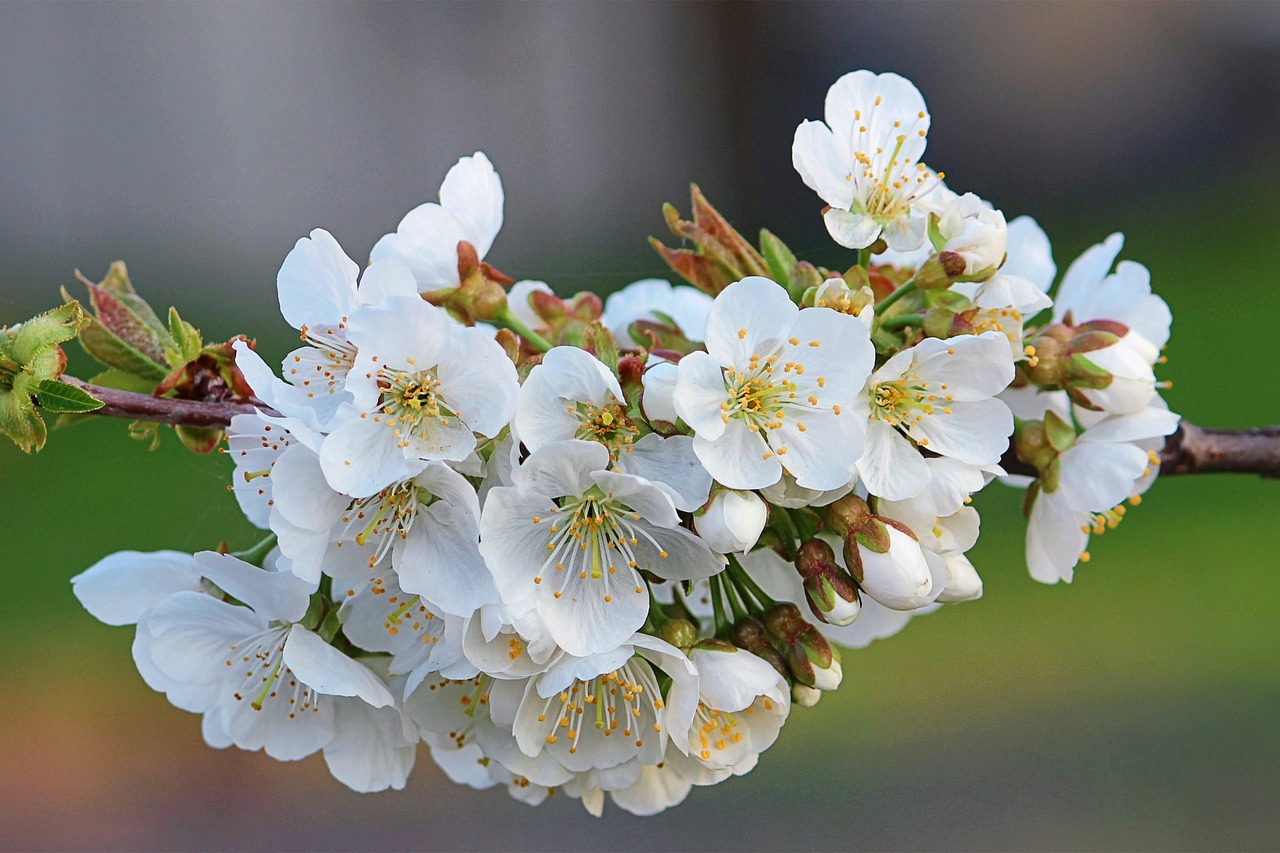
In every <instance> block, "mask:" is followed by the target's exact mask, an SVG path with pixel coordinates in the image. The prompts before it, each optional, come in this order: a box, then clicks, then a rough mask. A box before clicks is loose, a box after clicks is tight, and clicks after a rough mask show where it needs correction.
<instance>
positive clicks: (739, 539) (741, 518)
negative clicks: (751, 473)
mask: <svg viewBox="0 0 1280 853" xmlns="http://www.w3.org/2000/svg"><path fill="white" fill-rule="evenodd" d="M768 520H769V507H768V505H766V504H765V502H764V501H762V500H760V498H759V496H758V495H756V493H755V492H739V491H734V490H733V489H717V490H716V491H715V492H714V493H713V494H712V495H711V500H710V501H708V502H707V506H706V509H704V510H703V511H702V512H700V513H697V514H695V515H694V517H693V527H694V529H695V530H697V531H698V535H699V536H701V537H702V540H703V541H704V542H706V543H707V544H708V545H709V546H711V549H712V550H713V551H719V552H720V553H721V554H729V553H734V552H745V551H750V550H751V549H752V548H753V547H755V544H756V541H757V540H759V538H760V534H761V533H762V532H764V525H765V523H766V522H767V521H768Z"/></svg>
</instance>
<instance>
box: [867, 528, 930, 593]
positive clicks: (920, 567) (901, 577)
mask: <svg viewBox="0 0 1280 853" xmlns="http://www.w3.org/2000/svg"><path fill="white" fill-rule="evenodd" d="M884 529H885V538H886V539H887V540H888V544H889V547H888V548H886V549H885V550H884V551H878V550H875V549H873V548H868V547H866V545H864V544H863V542H862V540H861V539H857V540H847V541H848V543H849V545H852V547H854V548H856V549H857V558H856V559H857V561H858V563H859V568H858V570H856V571H855V572H854V578H855V579H857V581H858V586H859V587H860V588H861V589H862V591H863V592H865V593H866V594H867V595H869V596H871V597H872V598H874V599H875V600H876V601H877V602H879V603H880V604H883V605H884V606H885V607H888V608H890V609H893V610H916V609H917V608H920V607H924V606H925V605H926V604H930V603H931V602H932V601H933V600H934V599H935V598H936V597H937V592H936V591H935V590H934V589H933V577H932V575H931V574H930V572H929V564H928V563H927V562H926V561H925V557H924V552H923V551H922V550H921V549H920V543H919V542H917V541H916V540H915V539H914V538H913V537H912V536H910V535H908V534H907V533H904V532H903V531H902V530H901V529H899V528H898V527H897V526H895V525H885V528H884ZM845 553H846V558H847V557H848V554H849V551H848V546H846V552H845ZM849 568H850V570H851V571H852V570H854V566H853V564H852V562H850V565H849Z"/></svg>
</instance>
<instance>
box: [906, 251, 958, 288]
mask: <svg viewBox="0 0 1280 853" xmlns="http://www.w3.org/2000/svg"><path fill="white" fill-rule="evenodd" d="M964 271H965V261H964V258H963V257H961V256H960V255H958V254H957V253H955V252H939V253H938V254H936V255H934V256H933V257H931V258H929V260H927V261H925V262H924V263H923V264H921V265H920V268H919V269H918V270H916V275H915V283H916V287H918V288H920V289H921V290H943V289H945V288H948V287H950V286H951V285H952V284H954V283H955V281H956V279H958V278H959V277H960V276H962V275H964Z"/></svg>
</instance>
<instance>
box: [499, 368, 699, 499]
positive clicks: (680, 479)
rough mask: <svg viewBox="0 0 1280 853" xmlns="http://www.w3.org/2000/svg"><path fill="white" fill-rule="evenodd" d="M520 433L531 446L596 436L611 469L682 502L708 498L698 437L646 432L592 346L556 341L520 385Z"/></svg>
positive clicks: (535, 448)
mask: <svg viewBox="0 0 1280 853" xmlns="http://www.w3.org/2000/svg"><path fill="white" fill-rule="evenodd" d="M515 428H516V433H517V435H518V436H519V438H520V441H521V442H523V443H524V445H525V447H527V448H528V449H529V451H530V452H536V451H538V450H540V449H541V448H543V447H546V446H547V445H548V444H553V443H555V442H557V441H565V440H567V439H574V438H576V439H582V440H584V441H595V442H599V443H600V444H602V445H604V446H605V447H606V448H607V449H608V451H609V465H610V468H611V469H612V470H615V471H618V472H620V473H624V474H634V475H635V476H637V477H643V478H645V479H647V480H650V481H651V482H653V483H654V484H655V485H657V486H658V487H659V488H661V489H663V490H664V491H666V492H667V493H668V494H669V495H670V496H671V499H672V500H673V501H674V502H675V505H676V507H677V508H678V509H682V510H686V511H687V510H693V509H696V508H697V507H699V506H701V505H702V504H703V503H704V502H706V500H707V494H708V493H709V492H710V490H711V475H710V474H708V473H707V472H706V470H705V469H704V468H703V467H702V464H701V463H700V462H699V461H698V457H697V455H696V454H695V453H694V450H693V440H692V439H690V438H689V437H688V436H685V435H676V436H670V437H665V438H664V437H663V436H660V435H658V434H657V433H652V432H644V431H643V430H644V429H646V428H645V427H643V425H642V424H637V423H636V422H635V421H634V420H633V419H632V418H631V416H630V414H629V412H628V408H627V404H626V398H625V397H624V396H623V393H622V387H621V386H620V385H619V384H618V378H617V377H616V376H614V375H613V373H612V372H610V370H609V368H607V367H605V366H604V364H603V363H602V362H601V361H600V360H599V359H597V358H596V357H595V356H593V355H591V353H589V352H586V351H585V350H581V349H577V348H576V347H566V346H561V347H554V348H553V349H551V350H550V351H549V352H548V353H547V354H546V355H544V356H543V359H542V363H541V364H538V365H536V366H535V367H534V368H533V370H531V371H530V372H529V377H528V378H527V379H526V380H525V382H524V385H522V386H521V387H520V397H519V404H518V406H517V408H516V416H515Z"/></svg>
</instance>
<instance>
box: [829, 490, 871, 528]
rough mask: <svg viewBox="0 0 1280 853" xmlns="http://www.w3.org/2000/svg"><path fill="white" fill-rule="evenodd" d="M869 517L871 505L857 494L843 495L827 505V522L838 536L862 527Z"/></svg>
mask: <svg viewBox="0 0 1280 853" xmlns="http://www.w3.org/2000/svg"><path fill="white" fill-rule="evenodd" d="M870 517H871V507H869V506H867V502H866V501H864V500H863V499H862V498H860V497H858V496H857V495H845V496H844V497H842V498H840V500H838V501H835V502H833V503H832V504H831V505H830V506H828V507H827V524H828V525H830V526H831V530H832V532H834V533H836V534H837V535H839V536H848V535H849V534H850V533H852V532H854V531H856V530H860V529H862V525H863V524H865V523H866V522H867V519H869V518H870Z"/></svg>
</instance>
